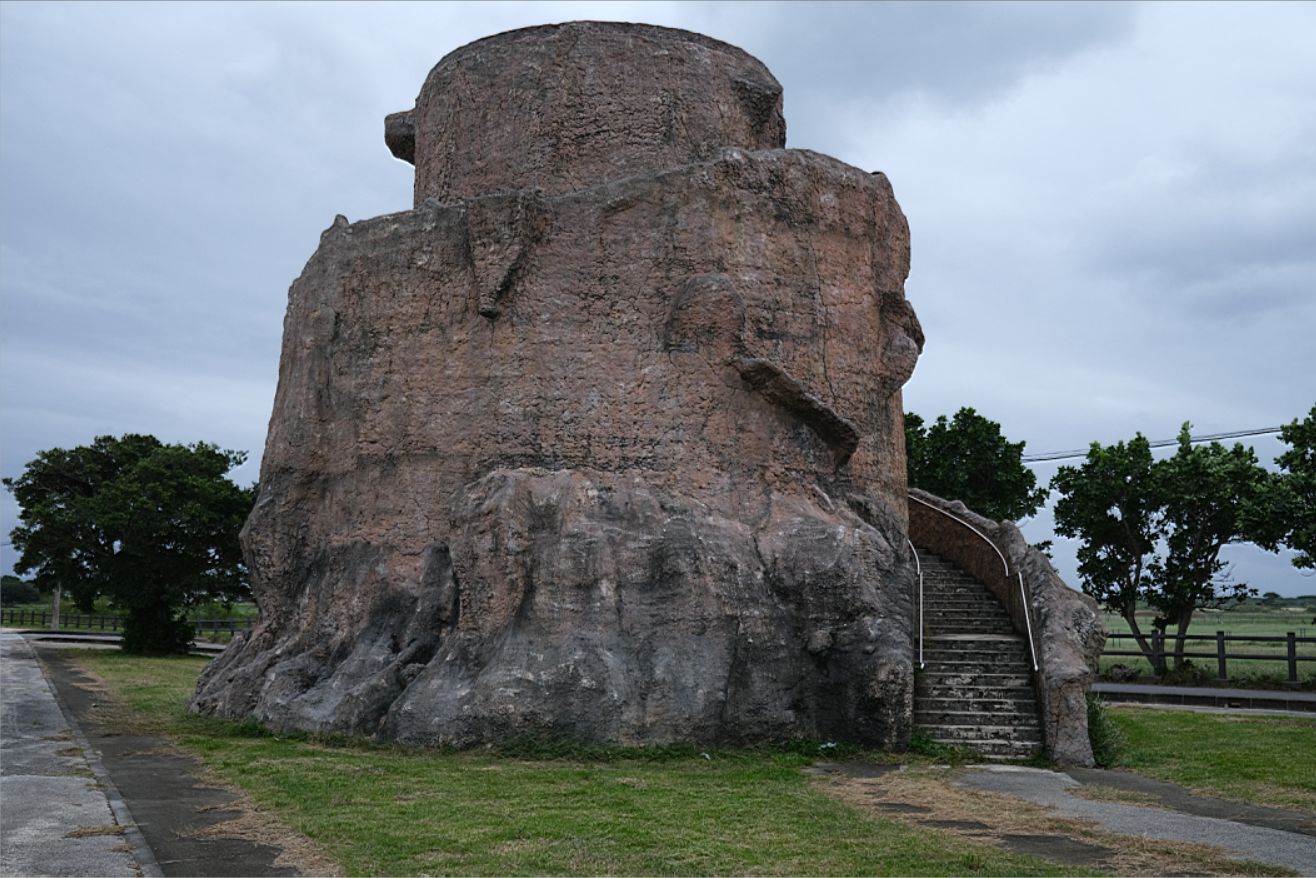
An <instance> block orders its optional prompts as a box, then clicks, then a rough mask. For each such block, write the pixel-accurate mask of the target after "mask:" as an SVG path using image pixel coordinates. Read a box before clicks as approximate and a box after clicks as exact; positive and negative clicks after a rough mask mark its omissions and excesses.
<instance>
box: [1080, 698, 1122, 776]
mask: <svg viewBox="0 0 1316 878" xmlns="http://www.w3.org/2000/svg"><path fill="white" fill-rule="evenodd" d="M1088 740H1089V741H1091V742H1092V758H1093V759H1094V760H1096V763H1097V766H1098V767H1100V768H1110V767H1111V766H1112V765H1114V764H1115V761H1116V760H1117V759H1119V756H1120V753H1122V752H1123V750H1124V746H1125V743H1126V741H1125V738H1124V733H1123V732H1121V731H1120V729H1119V726H1117V725H1115V721H1114V720H1112V719H1111V718H1110V713H1109V711H1107V710H1106V703H1105V702H1104V701H1102V700H1101V699H1100V698H1098V697H1097V696H1095V695H1093V694H1092V693H1091V692H1089V693H1088Z"/></svg>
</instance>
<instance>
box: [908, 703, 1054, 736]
mask: <svg viewBox="0 0 1316 878" xmlns="http://www.w3.org/2000/svg"><path fill="white" fill-rule="evenodd" d="M914 725H916V726H920V727H927V728H939V727H942V726H974V725H982V726H990V727H996V726H1010V727H1013V728H1021V727H1023V728H1027V729H1029V730H1031V731H1034V732H1035V731H1037V729H1038V728H1039V726H1038V722H1037V713H1036V711H1031V712H1030V711H1022V710H1017V711H1008V712H1007V711H999V710H997V711H991V712H987V711H979V710H971V711H965V710H919V708H918V705H917V704H915V706H914Z"/></svg>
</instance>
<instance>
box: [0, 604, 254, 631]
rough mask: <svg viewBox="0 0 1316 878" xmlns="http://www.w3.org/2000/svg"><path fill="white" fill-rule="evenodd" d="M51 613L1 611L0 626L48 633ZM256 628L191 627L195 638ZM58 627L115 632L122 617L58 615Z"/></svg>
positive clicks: (230, 622)
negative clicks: (210, 633)
mask: <svg viewBox="0 0 1316 878" xmlns="http://www.w3.org/2000/svg"><path fill="white" fill-rule="evenodd" d="M51 621H52V620H51V612H50V610H20V609H5V610H0V625H6V626H10V627H14V628H41V629H49V628H50V625H51ZM253 624H255V620H253V619H194V620H192V627H193V628H195V629H196V632H197V633H198V634H203V633H209V632H215V631H246V630H248V629H249V628H251V626H252V625H253ZM59 626H60V628H61V629H68V630H70V631H74V630H76V631H118V630H120V629H121V628H123V617H122V616H100V615H91V614H84V613H60V616H59Z"/></svg>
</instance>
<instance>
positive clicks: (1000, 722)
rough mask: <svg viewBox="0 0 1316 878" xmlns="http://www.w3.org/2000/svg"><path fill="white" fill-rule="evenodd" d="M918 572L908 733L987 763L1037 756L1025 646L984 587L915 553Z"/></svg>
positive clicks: (933, 557) (941, 562)
mask: <svg viewBox="0 0 1316 878" xmlns="http://www.w3.org/2000/svg"><path fill="white" fill-rule="evenodd" d="M918 557H919V562H920V564H921V565H922V568H923V626H924V627H923V630H924V638H925V639H924V643H923V661H924V665H925V666H924V669H923V671H922V672H920V673H918V674H916V675H915V679H916V683H915V687H914V727H915V728H916V729H919V730H922V731H924V732H926V733H927V734H928V736H929V737H931V738H932V740H934V741H937V742H939V743H943V744H950V745H953V746H957V747H969V748H972V749H974V750H976V751H978V752H979V753H981V754H982V755H983V756H985V757H988V758H992V759H1027V758H1028V757H1030V756H1032V755H1034V754H1036V753H1037V752H1039V751H1040V750H1041V749H1042V728H1041V725H1040V723H1039V720H1038V710H1037V700H1036V698H1035V696H1034V694H1033V682H1032V680H1033V665H1032V661H1031V660H1030V659H1029V651H1028V643H1027V641H1026V640H1025V639H1024V637H1023V636H1022V635H1019V634H1016V633H1015V631H1014V626H1013V625H1011V624H1010V617H1009V616H1008V615H1006V612H1005V608H1004V607H1002V606H1001V604H1000V602H999V601H997V600H996V598H995V597H993V596H992V593H991V592H990V591H988V590H987V586H985V585H983V584H982V583H981V582H979V581H978V580H976V579H974V578H973V577H972V576H970V575H969V574H967V573H965V572H964V571H963V570H961V569H960V568H958V567H956V566H955V565H954V564H952V563H951V562H949V561H947V560H945V559H944V558H941V557H940V556H938V555H934V554H932V553H931V552H927V551H925V550H923V549H919V550H918Z"/></svg>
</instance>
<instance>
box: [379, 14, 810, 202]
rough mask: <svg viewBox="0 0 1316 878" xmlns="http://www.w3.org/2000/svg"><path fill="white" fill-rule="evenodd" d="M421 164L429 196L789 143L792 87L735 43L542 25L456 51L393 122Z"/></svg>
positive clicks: (647, 167) (616, 173) (598, 175)
mask: <svg viewBox="0 0 1316 878" xmlns="http://www.w3.org/2000/svg"><path fill="white" fill-rule="evenodd" d="M386 134H387V139H388V141H389V146H390V147H391V148H392V150H393V153H394V155H396V156H398V158H402V159H405V160H406V161H409V162H411V163H412V164H414V165H415V166H416V206H417V207H420V205H421V203H422V202H423V201H424V200H425V199H427V198H434V199H436V200H438V201H456V200H459V199H463V198H473V197H475V196H479V195H487V194H490V193H492V192H508V191H517V190H522V189H531V190H533V189H538V190H540V191H542V192H543V193H545V194H557V193H560V192H571V191H575V190H577V189H583V188H586V187H589V186H593V185H595V184H597V183H600V182H602V181H604V180H618V179H621V178H623V177H629V176H633V175H635V174H643V173H647V172H652V171H657V170H662V169H665V168H673V167H678V166H680V165H686V164H690V163H692V162H698V161H705V160H707V159H711V158H713V157H714V156H716V155H717V152H718V150H720V149H722V148H723V147H731V146H736V147H742V148H744V149H780V148H781V147H783V146H785V145H786V122H785V120H784V119H783V118H782V115H781V85H780V84H779V83H778V82H777V80H776V79H774V78H773V76H772V74H771V73H769V72H768V69H767V68H766V67H764V66H763V65H762V64H760V63H759V62H758V61H757V60H756V59H754V58H752V57H750V56H749V55H747V54H745V53H744V52H743V51H741V50H740V49H737V48H736V47H735V46H730V45H727V44H726V43H723V42H719V41H718V40H713V39H709V38H708V37H705V36H702V35H700V34H694V33H689V32H687V31H678V30H671V29H669V28H663V27H653V26H650V25H637V24H614V23H611V22H573V23H572V24H566V25H559V26H550V27H535V28H527V29H525V30H519V31H512V32H510V33H504V34H499V35H498V36H495V37H489V38H487V39H483V40H477V41H476V42H474V43H471V44H469V45H466V46H462V47H461V48H460V49H457V50H456V51H454V52H451V53H449V54H448V55H447V56H446V57H444V59H443V60H442V61H440V62H439V63H438V64H437V65H435V67H434V69H433V70H431V71H430V75H429V77H428V78H427V79H426V80H425V85H424V87H423V88H422V89H421V90H420V96H419V97H417V98H416V107H415V109H414V110H409V111H406V112H403V113H395V114H393V115H392V116H390V117H389V119H388V124H387V127H386Z"/></svg>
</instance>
